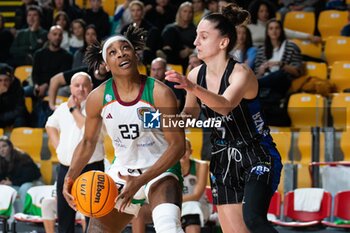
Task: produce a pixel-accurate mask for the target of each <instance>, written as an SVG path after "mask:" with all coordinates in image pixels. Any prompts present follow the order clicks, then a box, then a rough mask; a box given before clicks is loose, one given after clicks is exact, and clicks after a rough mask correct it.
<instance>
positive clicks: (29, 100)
mask: <svg viewBox="0 0 350 233" xmlns="http://www.w3.org/2000/svg"><path fill="white" fill-rule="evenodd" d="M24 102H25V105H26V108H27V111H28V112H29V113H32V112H33V100H32V98H31V97H25V98H24Z"/></svg>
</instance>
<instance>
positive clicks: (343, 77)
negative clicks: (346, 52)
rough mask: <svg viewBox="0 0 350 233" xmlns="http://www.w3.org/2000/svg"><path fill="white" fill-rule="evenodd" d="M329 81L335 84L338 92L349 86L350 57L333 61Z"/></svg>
mask: <svg viewBox="0 0 350 233" xmlns="http://www.w3.org/2000/svg"><path fill="white" fill-rule="evenodd" d="M330 81H331V82H333V83H334V84H335V87H336V89H337V91H338V92H341V91H343V90H345V89H349V88H350V59H349V61H337V62H334V63H333V65H332V70H331V73H330Z"/></svg>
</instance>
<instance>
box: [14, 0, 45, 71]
mask: <svg viewBox="0 0 350 233" xmlns="http://www.w3.org/2000/svg"><path fill="white" fill-rule="evenodd" d="M40 16H41V9H40V8H39V7H38V6H35V5H30V6H29V7H28V9H27V24H28V28H26V29H22V30H20V31H19V32H18V34H17V36H16V37H15V40H14V41H13V43H12V46H11V48H10V54H11V58H10V60H9V64H10V65H12V66H14V67H17V66H20V65H32V64H33V54H34V53H35V52H36V51H37V50H38V49H40V48H41V47H43V45H44V43H45V41H46V40H47V31H46V30H44V29H42V28H41V25H40Z"/></svg>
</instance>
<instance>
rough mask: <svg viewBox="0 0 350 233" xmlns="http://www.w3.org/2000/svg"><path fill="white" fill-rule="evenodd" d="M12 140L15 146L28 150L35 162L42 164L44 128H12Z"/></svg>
mask: <svg viewBox="0 0 350 233" xmlns="http://www.w3.org/2000/svg"><path fill="white" fill-rule="evenodd" d="M10 140H11V141H12V143H13V145H14V146H15V147H18V148H19V149H21V150H23V151H25V152H27V153H28V154H29V155H30V156H31V157H32V159H33V160H34V162H36V163H37V164H40V161H41V148H42V144H43V129H42V128H30V127H19V128H14V129H12V132H11V136H10Z"/></svg>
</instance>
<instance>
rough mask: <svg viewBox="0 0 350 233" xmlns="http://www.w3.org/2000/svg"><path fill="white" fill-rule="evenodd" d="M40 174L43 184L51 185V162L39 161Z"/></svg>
mask: <svg viewBox="0 0 350 233" xmlns="http://www.w3.org/2000/svg"><path fill="white" fill-rule="evenodd" d="M40 172H41V178H42V180H43V182H44V183H45V184H47V185H51V184H52V183H53V182H52V161H51V160H41V161H40Z"/></svg>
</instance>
